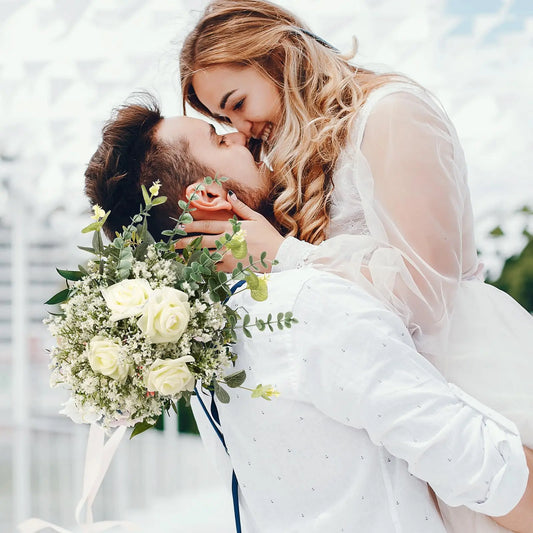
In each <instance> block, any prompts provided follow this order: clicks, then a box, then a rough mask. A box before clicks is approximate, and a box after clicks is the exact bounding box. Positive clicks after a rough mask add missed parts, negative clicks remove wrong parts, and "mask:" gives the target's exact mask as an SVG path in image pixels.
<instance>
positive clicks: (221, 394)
mask: <svg viewBox="0 0 533 533" xmlns="http://www.w3.org/2000/svg"><path fill="white" fill-rule="evenodd" d="M213 387H214V389H215V396H216V397H217V400H218V401H219V402H220V403H229V400H230V396H229V394H228V393H227V391H226V390H225V389H223V388H222V387H221V386H220V385H219V384H218V382H217V381H213Z"/></svg>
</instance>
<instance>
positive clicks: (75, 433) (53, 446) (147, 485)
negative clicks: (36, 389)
mask: <svg viewBox="0 0 533 533" xmlns="http://www.w3.org/2000/svg"><path fill="white" fill-rule="evenodd" d="M166 422H167V423H168V429H167V430H166V431H161V432H160V431H155V430H151V431H148V432H146V433H144V434H143V435H139V436H138V437H136V438H134V439H132V440H128V439H124V441H123V442H122V443H121V445H120V447H119V449H118V451H117V453H116V455H115V458H114V459H113V463H112V465H111V467H110V469H109V471H108V473H107V475H106V478H105V480H104V482H103V484H102V487H101V488H100V492H99V494H98V496H97V499H96V501H95V505H94V507H93V510H94V513H95V520H111V519H128V518H130V517H129V516H128V515H131V514H132V510H134V511H135V512H136V514H137V515H139V514H142V512H143V510H144V512H147V511H146V510H147V509H149V508H150V507H151V506H153V505H157V502H159V501H161V500H162V499H165V498H169V497H171V498H174V499H176V500H178V499H179V497H180V495H181V494H183V495H188V494H194V493H197V494H202V493H203V492H206V493H209V492H210V491H212V490H213V489H215V490H216V489H219V488H220V481H219V479H218V476H217V474H216V473H215V472H214V470H213V467H212V466H211V464H210V463H209V462H208V461H207V460H206V458H205V452H204V449H203V446H202V443H201V441H200V439H199V438H198V437H196V436H193V435H184V434H179V433H178V432H177V431H176V429H175V428H176V419H175V415H173V417H172V418H171V419H168V418H167V419H166ZM87 434H88V428H87V427H86V426H80V425H76V424H73V423H72V422H71V421H70V420H68V419H66V418H65V419H63V418H59V417H54V418H47V419H46V418H38V419H32V420H28V423H27V424H25V425H24V426H21V427H13V426H10V425H0V472H1V473H2V476H1V479H2V482H1V485H0V531H15V525H16V524H17V523H19V522H20V521H22V520H24V519H26V518H29V517H31V516H36V517H39V518H42V519H44V520H48V521H52V522H54V523H56V524H58V525H61V526H62V527H66V528H69V529H70V528H73V526H74V509H75V506H76V503H77V501H78V499H79V497H80V496H81V486H82V475H83V466H84V460H85V444H86V438H87ZM10 480H12V485H13V486H17V485H18V486H19V487H26V492H25V493H24V492H22V490H19V491H18V492H17V491H12V490H10V485H11V483H10ZM173 511H174V509H169V510H168V512H169V513H172V512H173ZM134 514H135V513H134ZM201 520H202V517H201V516H200V517H198V522H199V523H200V522H201ZM192 531H193V530H191V532H192Z"/></svg>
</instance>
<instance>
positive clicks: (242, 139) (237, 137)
mask: <svg viewBox="0 0 533 533" xmlns="http://www.w3.org/2000/svg"><path fill="white" fill-rule="evenodd" d="M224 137H225V138H226V141H227V142H230V143H231V144H239V145H241V146H246V142H247V137H246V135H244V133H241V132H240V131H235V132H233V133H226V134H225V135H224Z"/></svg>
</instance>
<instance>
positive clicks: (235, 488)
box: [194, 387, 242, 533]
mask: <svg viewBox="0 0 533 533" xmlns="http://www.w3.org/2000/svg"><path fill="white" fill-rule="evenodd" d="M194 392H196V396H197V397H198V401H199V402H200V405H201V406H202V409H203V410H204V413H205V416H207V419H208V420H209V422H210V423H211V426H212V427H213V429H214V430H215V433H216V434H217V437H218V438H219V439H220V442H221V443H222V446H224V450H226V453H227V454H228V455H229V452H228V447H227V446H226V441H225V440H224V435H223V434H222V432H221V431H220V429H218V427H217V424H220V418H219V416H218V409H217V407H216V404H215V397H214V394H213V391H210V392H211V413H213V412H214V413H216V415H214V416H213V417H211V415H210V414H209V411H208V410H207V407H206V406H205V403H204V402H203V400H202V398H201V396H200V394H199V392H198V389H197V388H196V387H194ZM213 418H214V420H213ZM215 422H216V423H215ZM231 495H232V497H233V515H234V517H235V529H236V530H237V533H242V527H241V512H240V509H239V482H238V481H237V476H236V475H235V470H233V471H232V475H231Z"/></svg>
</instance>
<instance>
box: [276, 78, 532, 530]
mask: <svg viewBox="0 0 533 533" xmlns="http://www.w3.org/2000/svg"><path fill="white" fill-rule="evenodd" d="M334 184H335V190H334V193H333V198H332V205H331V223H330V226H329V229H328V237H329V238H328V240H326V241H325V242H323V243H322V244H321V245H319V246H312V245H310V244H308V243H303V242H301V241H298V240H296V239H294V238H288V239H286V240H285V242H284V243H283V245H282V247H281V249H280V251H279V254H278V256H277V259H278V260H279V261H280V263H279V265H278V266H277V267H276V269H277V270H281V269H285V268H292V267H295V266H298V265H301V264H304V263H312V264H314V265H315V266H317V267H321V268H325V269H327V270H330V271H333V272H336V273H338V274H339V275H341V276H343V277H347V278H350V279H353V280H355V281H357V283H360V284H364V285H365V286H366V287H367V289H368V290H369V291H371V292H372V293H373V294H375V295H376V296H377V297H379V298H380V299H381V300H382V301H383V302H384V303H385V304H386V305H387V306H389V307H391V308H393V309H394V311H395V312H396V313H397V314H398V315H400V316H401V317H402V318H403V320H404V322H405V324H406V325H407V326H408V328H409V330H410V332H411V334H412V336H413V339H414V341H415V343H416V345H417V347H418V350H419V351H420V352H421V353H423V354H424V355H425V356H426V357H427V358H428V359H429V360H430V361H431V362H432V363H433V364H434V365H435V366H436V367H437V368H439V370H440V371H441V372H442V373H443V374H444V375H445V376H446V378H447V379H448V380H449V381H450V382H452V383H455V384H457V385H459V386H460V387H461V388H462V389H463V390H465V391H466V392H468V393H469V394H470V395H472V396H474V397H475V398H477V399H478V400H481V401H482V402H483V403H485V404H486V405H488V406H490V407H493V408H494V409H496V410H497V411H499V412H500V413H502V414H503V415H505V416H506V417H508V418H509V419H511V420H512V421H513V422H515V424H516V425H517V426H518V428H519V430H520V434H521V437H522V440H523V442H524V444H526V445H528V446H529V447H533V317H531V316H530V315H529V313H527V312H526V311H525V310H524V309H523V308H522V307H521V306H520V305H519V304H518V303H516V302H515V301H514V300H513V299H512V298H511V297H509V296H508V295H506V294H505V293H503V292H501V291H499V290H498V289H495V288H494V287H492V286H490V285H488V284H485V283H484V282H483V279H482V276H481V270H482V267H481V266H480V264H479V262H478V258H477V253H476V247H475V242H474V234H473V216H472V209H471V204H470V195H469V191H468V186H467V182H466V165H465V161H464V156H463V152H462V149H461V146H460V143H459V140H458V138H457V134H456V132H455V129H454V127H453V125H452V124H451V122H450V120H449V119H448V117H447V116H446V114H445V112H444V111H443V109H442V108H441V107H440V105H439V104H438V103H437V102H436V101H435V99H434V98H433V97H432V96H430V95H429V94H428V93H427V92H426V91H424V90H423V89H422V88H420V87H417V86H415V85H410V84H407V83H392V84H389V85H386V86H385V87H382V88H379V89H377V90H375V91H374V92H373V93H372V94H371V95H370V97H369V99H368V101H367V102H366V104H365V106H364V107H363V108H362V109H361V112H360V113H359V116H358V119H357V121H356V125H355V129H354V132H353V135H352V138H351V141H350V142H349V143H348V146H347V149H346V150H345V152H344V153H343V155H342V157H341V158H340V160H339V162H338V164H337V167H336V171H335V175H334ZM442 511H443V515H444V516H445V519H446V520H447V521H448V529H449V530H450V531H453V532H455V533H493V532H503V531H506V530H505V529H503V528H501V527H499V526H497V525H496V524H495V523H494V522H493V521H492V520H490V519H488V518H487V517H485V516H483V515H478V514H475V513H473V512H472V511H470V510H468V509H466V508H454V509H451V508H448V507H447V506H445V505H444V504H443V506H442Z"/></svg>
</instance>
